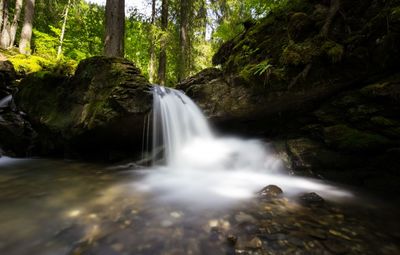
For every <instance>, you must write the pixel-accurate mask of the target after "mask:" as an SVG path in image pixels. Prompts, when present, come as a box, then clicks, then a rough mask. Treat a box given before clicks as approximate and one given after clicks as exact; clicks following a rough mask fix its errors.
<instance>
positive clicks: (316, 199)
mask: <svg viewBox="0 0 400 255" xmlns="http://www.w3.org/2000/svg"><path fill="white" fill-rule="evenodd" d="M299 201H300V203H301V204H302V205H305V206H313V205H317V206H318V205H323V204H324V203H325V200H324V199H323V198H322V197H320V196H319V195H318V194H317V193H315V192H311V193H306V194H303V195H301V196H300V197H299Z"/></svg>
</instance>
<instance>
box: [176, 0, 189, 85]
mask: <svg viewBox="0 0 400 255" xmlns="http://www.w3.org/2000/svg"><path fill="white" fill-rule="evenodd" d="M189 1H190V0H181V4H180V5H181V6H180V24H179V70H178V81H182V80H183V79H184V78H186V74H187V67H188V60H189V59H190V58H189V56H188V43H189V40H188V32H189V23H188V16H189V8H190V3H189Z"/></svg>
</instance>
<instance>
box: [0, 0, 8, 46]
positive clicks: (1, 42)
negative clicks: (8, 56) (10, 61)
mask: <svg viewBox="0 0 400 255" xmlns="http://www.w3.org/2000/svg"><path fill="white" fill-rule="evenodd" d="M8 45H10V26H9V22H8V0H4V3H3V25H2V28H1V37H0V47H1V48H3V49H7V48H8Z"/></svg>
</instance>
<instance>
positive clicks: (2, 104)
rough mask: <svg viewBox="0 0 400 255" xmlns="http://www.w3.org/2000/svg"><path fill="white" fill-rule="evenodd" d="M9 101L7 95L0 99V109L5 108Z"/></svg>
mask: <svg viewBox="0 0 400 255" xmlns="http://www.w3.org/2000/svg"><path fill="white" fill-rule="evenodd" d="M11 99H12V96H11V95H8V96H6V97H4V98H2V99H0V108H3V107H5V106H7V105H8V103H9V102H10V101H11Z"/></svg>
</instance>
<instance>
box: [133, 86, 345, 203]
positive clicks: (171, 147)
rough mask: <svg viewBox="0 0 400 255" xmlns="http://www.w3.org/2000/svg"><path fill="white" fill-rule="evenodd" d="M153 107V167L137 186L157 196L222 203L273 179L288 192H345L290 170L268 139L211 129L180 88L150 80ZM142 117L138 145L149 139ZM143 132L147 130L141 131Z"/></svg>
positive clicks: (334, 194) (338, 194)
mask: <svg viewBox="0 0 400 255" xmlns="http://www.w3.org/2000/svg"><path fill="white" fill-rule="evenodd" d="M152 93H153V98H154V100H153V104H154V105H153V110H152V122H153V123H152V130H151V136H152V158H153V165H152V166H151V167H150V169H151V170H152V171H147V170H148V168H147V169H146V171H143V174H144V175H145V176H144V178H143V179H141V181H140V183H136V186H135V187H136V188H137V189H139V190H141V191H151V190H155V191H160V192H158V194H162V195H161V198H162V199H164V200H165V199H167V200H168V199H169V200H173V201H174V202H176V201H181V202H186V203H189V204H191V205H192V204H193V200H196V205H204V206H210V204H213V205H214V206H219V205H222V204H224V203H226V202H230V201H233V200H236V199H243V198H249V197H252V196H254V194H255V193H256V192H257V191H259V190H260V189H261V188H263V187H265V186H267V185H269V184H275V185H278V186H279V187H281V188H282V189H283V191H284V192H285V193H286V194H287V195H289V194H296V193H298V192H304V191H314V192H318V193H319V194H320V195H325V197H329V196H331V197H348V196H351V194H350V193H348V192H346V191H343V190H340V189H338V188H337V187H335V186H331V185H328V184H325V183H323V182H321V181H318V180H312V179H305V178H300V177H294V176H289V175H288V174H287V171H285V167H284V166H283V163H282V160H281V159H280V158H279V157H278V156H277V154H276V153H275V152H274V150H273V149H272V148H271V147H270V145H268V144H266V143H265V142H262V141H260V140H256V139H247V140H246V139H241V138H238V137H221V136H217V135H215V134H214V133H213V131H212V129H211V127H210V125H209V124H208V121H207V119H206V117H205V116H204V114H203V113H202V112H201V110H200V109H199V107H198V106H197V105H196V104H195V103H194V102H193V101H192V100H191V99H190V98H189V97H188V96H186V95H185V94H184V93H183V92H181V91H179V90H176V89H172V88H165V87H162V86H154V87H153V89H152ZM150 120H151V119H150V118H149V117H146V118H145V125H144V126H145V130H144V133H143V147H144V148H145V147H149V146H148V145H146V143H148V141H149V140H150V139H149V136H150V135H149V133H150V128H149V127H150V125H149V122H150ZM146 132H147V134H146Z"/></svg>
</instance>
